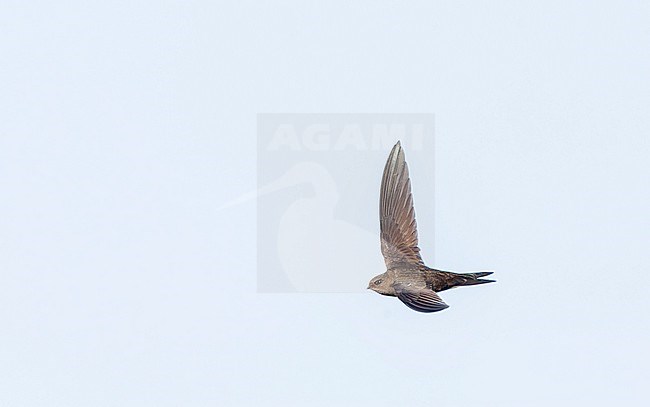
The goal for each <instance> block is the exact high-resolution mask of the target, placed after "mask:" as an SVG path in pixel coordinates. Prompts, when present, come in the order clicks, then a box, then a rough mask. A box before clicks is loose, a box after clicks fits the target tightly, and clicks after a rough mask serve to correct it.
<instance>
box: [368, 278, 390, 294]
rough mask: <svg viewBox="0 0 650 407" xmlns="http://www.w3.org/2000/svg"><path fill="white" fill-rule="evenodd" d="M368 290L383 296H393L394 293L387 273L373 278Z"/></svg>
mask: <svg viewBox="0 0 650 407" xmlns="http://www.w3.org/2000/svg"><path fill="white" fill-rule="evenodd" d="M368 289H370V290H372V291H374V292H376V293H379V294H383V295H393V292H394V290H393V287H392V281H391V279H390V278H389V277H388V273H383V274H380V275H378V276H375V277H373V278H372V280H370V283H368Z"/></svg>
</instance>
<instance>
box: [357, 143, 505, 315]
mask: <svg viewBox="0 0 650 407" xmlns="http://www.w3.org/2000/svg"><path fill="white" fill-rule="evenodd" d="M379 206H380V209H379V212H380V214H379V219H380V227H381V252H382V254H383V255H384V260H385V262H386V269H387V270H386V272H384V273H382V274H380V275H378V276H375V277H373V278H372V280H370V283H369V285H368V288H369V289H371V290H373V291H375V292H377V293H379V294H382V295H388V296H393V297H397V298H399V299H400V300H401V301H402V302H403V303H404V304H406V305H407V306H408V307H409V308H412V309H414V310H416V311H420V312H435V311H441V310H443V309H445V308H447V307H448V305H447V304H445V303H444V302H443V301H442V299H441V298H440V297H439V296H438V294H436V292H440V291H445V290H448V289H450V288H454V287H458V286H466V285H477V284H484V283H491V282H493V280H486V279H483V278H482V277H485V276H487V275H490V274H492V273H491V272H478V273H464V274H463V273H453V272H450V271H441V270H436V269H432V268H429V267H427V266H425V265H424V262H423V261H422V257H421V256H420V249H419V247H418V236H417V225H416V223H415V212H414V209H413V198H412V196H411V181H410V179H409V172H408V166H407V165H406V160H405V157H404V151H403V150H402V146H401V144H400V142H397V144H396V145H395V147H393V150H392V151H391V153H390V156H389V157H388V161H387V162H386V167H385V168H384V175H383V177H382V181H381V197H380V205H379Z"/></svg>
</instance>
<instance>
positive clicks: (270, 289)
mask: <svg viewBox="0 0 650 407" xmlns="http://www.w3.org/2000/svg"><path fill="white" fill-rule="evenodd" d="M257 137H258V139H257V141H258V144H257V145H258V147H257V150H258V151H257V153H258V155H257V157H258V158H257V164H258V165H257V169H258V170H257V171H258V173H257V182H258V185H257V187H258V190H257V226H258V234H257V261H258V265H257V289H258V292H265V293H289V292H337V293H340V292H361V291H364V290H365V288H366V287H367V284H368V281H369V280H370V278H371V277H372V276H374V275H376V274H379V273H382V272H384V271H385V265H384V261H383V257H382V256H381V251H380V241H379V215H378V214H379V209H378V208H379V188H380V184H381V176H382V172H383V169H384V164H385V162H386V159H387V157H388V153H389V152H390V150H391V148H392V147H393V145H394V144H395V143H396V142H397V141H398V140H400V141H401V143H402V146H403V147H404V149H405V151H406V152H407V161H411V160H417V161H418V167H419V168H421V169H423V170H425V171H422V174H421V175H420V176H422V177H427V183H428V185H430V190H433V179H434V177H433V173H434V168H433V165H434V162H433V157H434V116H433V114H259V115H258V116H257ZM427 174H428V175H427ZM432 218H433V214H431V219H432Z"/></svg>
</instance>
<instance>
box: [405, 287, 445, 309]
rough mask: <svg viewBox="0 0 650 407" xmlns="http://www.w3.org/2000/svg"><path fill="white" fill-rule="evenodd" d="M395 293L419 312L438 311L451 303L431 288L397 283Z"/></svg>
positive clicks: (408, 305)
mask: <svg viewBox="0 0 650 407" xmlns="http://www.w3.org/2000/svg"><path fill="white" fill-rule="evenodd" d="M395 293H396V294H397V298H399V299H400V300H401V301H402V302H403V303H404V304H406V306H407V307H409V308H411V309H413V310H415V311H419V312H436V311H442V310H443V309H445V308H449V305H447V304H445V302H444V301H443V300H442V298H440V297H439V296H438V294H436V292H435V291H432V290H431V289H429V288H412V287H408V286H405V285H395Z"/></svg>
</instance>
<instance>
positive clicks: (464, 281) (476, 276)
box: [457, 271, 496, 286]
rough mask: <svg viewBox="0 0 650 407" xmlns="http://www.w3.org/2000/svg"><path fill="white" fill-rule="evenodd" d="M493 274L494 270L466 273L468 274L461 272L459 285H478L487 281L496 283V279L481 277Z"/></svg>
mask: <svg viewBox="0 0 650 407" xmlns="http://www.w3.org/2000/svg"><path fill="white" fill-rule="evenodd" d="M490 274H492V271H489V272H480V273H466V274H459V275H458V277H460V278H459V279H458V280H460V281H458V283H459V284H457V285H459V286H464V285H477V284H486V283H494V282H496V280H488V279H484V278H481V277H485V276H489V275H490Z"/></svg>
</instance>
